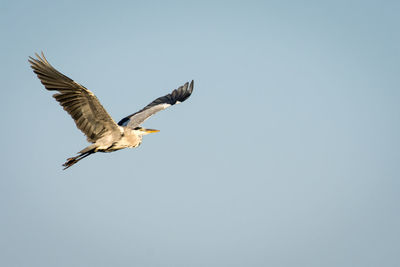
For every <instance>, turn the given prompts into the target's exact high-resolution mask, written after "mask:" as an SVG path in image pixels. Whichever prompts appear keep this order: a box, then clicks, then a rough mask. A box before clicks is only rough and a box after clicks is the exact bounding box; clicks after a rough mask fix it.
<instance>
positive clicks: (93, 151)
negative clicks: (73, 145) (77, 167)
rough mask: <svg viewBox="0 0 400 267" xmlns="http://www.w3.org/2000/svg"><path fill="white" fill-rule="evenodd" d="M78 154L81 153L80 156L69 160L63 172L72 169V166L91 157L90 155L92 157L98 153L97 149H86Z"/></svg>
mask: <svg viewBox="0 0 400 267" xmlns="http://www.w3.org/2000/svg"><path fill="white" fill-rule="evenodd" d="M85 150H86V151H85ZM78 153H79V155H78V156H76V157H72V158H68V159H67V161H66V162H65V163H64V164H63V166H64V169H63V170H65V169H68V168H69V167H71V166H72V165H74V164H75V163H77V162H78V161H80V160H81V159H84V158H86V157H87V156H89V155H91V154H93V153H96V150H95V148H93V149H90V150H88V149H84V150H82V151H80V152H78Z"/></svg>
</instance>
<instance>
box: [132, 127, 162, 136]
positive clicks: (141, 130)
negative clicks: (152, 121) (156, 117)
mask: <svg viewBox="0 0 400 267" xmlns="http://www.w3.org/2000/svg"><path fill="white" fill-rule="evenodd" d="M133 130H134V131H137V133H138V134H140V135H146V134H149V133H156V132H159V131H160V130H155V129H146V128H143V127H136V128H135V129H133Z"/></svg>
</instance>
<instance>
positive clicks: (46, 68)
mask: <svg viewBox="0 0 400 267" xmlns="http://www.w3.org/2000/svg"><path fill="white" fill-rule="evenodd" d="M36 57H37V59H36V58H32V57H29V60H28V61H29V63H30V64H31V67H32V69H33V72H34V73H36V74H37V76H38V78H39V79H40V81H41V82H42V84H43V85H44V86H45V87H46V89H47V90H49V91H58V92H59V93H57V94H54V95H53V97H54V98H55V99H56V100H57V101H58V102H59V103H60V105H61V106H62V107H63V108H64V110H65V111H67V112H68V113H69V115H71V117H72V118H73V119H74V121H75V124H76V126H77V127H78V128H79V130H81V131H82V132H83V133H84V134H85V135H86V137H87V140H88V141H89V142H95V141H96V140H98V139H99V138H101V137H102V136H104V135H105V134H109V133H111V132H115V131H119V128H118V125H117V124H116V123H115V122H114V120H113V119H112V118H111V116H110V115H109V114H108V113H107V112H106V110H105V109H104V108H103V106H102V105H101V104H100V102H99V100H98V99H97V97H96V96H95V95H94V94H93V93H92V92H91V91H89V90H88V89H86V88H85V87H84V86H82V85H80V84H78V83H76V82H74V81H73V80H71V79H70V78H68V77H67V76H65V75H63V74H62V73H60V72H58V71H57V70H56V69H55V68H53V66H51V65H50V63H49V62H48V61H47V59H46V58H45V57H44V54H43V52H42V56H39V55H38V54H36Z"/></svg>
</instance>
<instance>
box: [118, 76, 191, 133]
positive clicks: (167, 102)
mask: <svg viewBox="0 0 400 267" xmlns="http://www.w3.org/2000/svg"><path fill="white" fill-rule="evenodd" d="M192 92H193V81H192V82H191V83H190V86H189V83H185V84H184V85H183V86H181V87H179V88H178V89H175V90H174V91H172V92H171V93H170V94H168V95H165V96H162V97H159V98H157V99H156V100H154V101H153V102H151V103H150V104H148V105H147V106H145V107H144V108H143V109H141V110H139V111H138V112H136V113H133V114H131V115H129V116H127V117H125V118H123V119H122V120H120V121H119V122H118V125H120V126H128V127H130V128H135V127H137V126H139V125H140V124H142V123H143V122H144V121H145V120H146V119H148V118H149V117H151V116H152V115H154V114H155V113H157V112H159V111H161V110H164V109H166V108H167V107H169V106H172V105H175V104H179V103H181V102H183V101H185V100H186V99H188V98H189V96H190V95H191V94H192Z"/></svg>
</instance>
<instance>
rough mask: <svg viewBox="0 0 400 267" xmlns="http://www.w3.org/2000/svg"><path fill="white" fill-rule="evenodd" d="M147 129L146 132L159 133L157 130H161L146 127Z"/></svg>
mask: <svg viewBox="0 0 400 267" xmlns="http://www.w3.org/2000/svg"><path fill="white" fill-rule="evenodd" d="M145 131H146V133H157V132H159V131H160V130H155V129H146V130H145Z"/></svg>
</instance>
